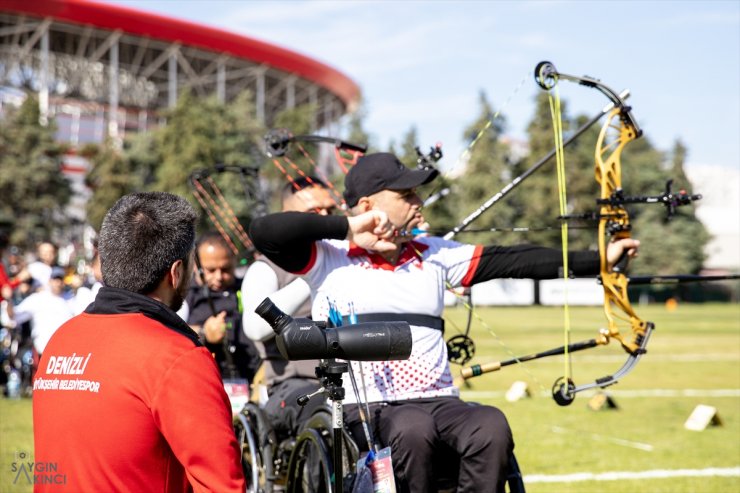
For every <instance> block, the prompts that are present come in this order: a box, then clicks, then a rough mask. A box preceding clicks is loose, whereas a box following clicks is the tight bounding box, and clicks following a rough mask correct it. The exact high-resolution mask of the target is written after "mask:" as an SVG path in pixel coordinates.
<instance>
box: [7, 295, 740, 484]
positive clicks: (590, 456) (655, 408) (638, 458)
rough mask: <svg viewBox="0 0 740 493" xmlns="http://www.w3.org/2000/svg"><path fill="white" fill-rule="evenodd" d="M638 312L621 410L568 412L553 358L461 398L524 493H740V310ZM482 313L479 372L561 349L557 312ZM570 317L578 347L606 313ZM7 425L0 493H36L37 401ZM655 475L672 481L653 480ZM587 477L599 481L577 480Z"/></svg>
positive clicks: (579, 311)
mask: <svg viewBox="0 0 740 493" xmlns="http://www.w3.org/2000/svg"><path fill="white" fill-rule="evenodd" d="M637 312H638V313H639V314H640V315H641V316H643V317H644V318H646V319H648V320H651V321H653V322H655V324H656V331H655V333H654V336H653V339H652V341H651V343H650V346H649V347H648V354H647V355H646V356H645V357H644V358H643V359H642V361H641V362H640V363H639V364H638V366H637V368H636V369H635V370H634V371H633V372H632V373H630V374H629V375H627V377H625V379H624V380H623V381H621V382H620V383H619V384H618V385H616V386H614V387H610V388H608V389H607V392H608V394H609V395H610V396H611V397H612V398H613V400H614V401H615V403H616V404H617V406H618V408H617V409H601V410H598V411H593V410H591V409H590V408H589V407H588V406H587V403H588V401H589V399H590V397H591V396H593V395H594V392H584V393H583V395H579V396H578V397H577V398H576V400H575V402H574V403H573V404H572V405H571V406H569V407H559V406H557V405H556V404H555V403H554V401H553V400H552V398H551V397H549V393H550V388H551V387H552V384H553V382H554V381H555V379H556V378H557V377H559V376H561V375H563V372H564V370H565V369H564V364H563V359H562V357H558V356H556V357H552V358H549V359H542V360H538V361H533V362H529V363H526V364H524V365H517V366H512V367H507V368H504V369H503V370H501V371H500V372H495V373H489V374H486V375H483V376H481V377H477V378H475V379H472V380H470V387H469V388H466V389H463V397H464V398H466V399H468V400H476V401H479V402H484V403H487V404H492V405H495V406H497V407H499V408H501V409H502V410H503V411H504V412H505V413H506V415H507V416H508V417H509V420H510V422H511V426H512V428H513V430H514V437H515V440H516V454H517V458H518V459H519V463H520V466H521V468H522V471H523V473H524V476H525V483H526V486H527V491H528V492H530V493H568V492H573V493H586V492H589V493H590V492H604V493H616V492H620V493H622V492H624V493H628V492H629V493H633V492H646V493H661V492H664V493H725V492H737V491H740V306H739V305H737V304H734V305H733V304H726V305H725V304H723V305H717V304H711V305H710V304H708V305H688V304H687V305H679V306H678V308H677V309H676V310H675V311H667V310H666V309H665V308H664V307H663V306H659V305H652V306H645V307H637ZM476 314H477V315H478V316H479V317H480V319H481V320H482V322H480V321H474V323H473V328H472V331H471V335H472V336H473V338H474V339H475V341H476V346H477V355H476V358H475V359H474V360H473V362H474V363H486V362H490V361H496V360H501V359H508V358H509V357H510V354H509V351H512V352H513V353H515V354H518V355H521V354H527V353H532V352H536V351H541V350H544V349H549V348H551V347H555V346H557V345H560V344H562V342H563V333H562V332H563V331H562V309H560V308H552V307H526V308H500V307H496V308H493V307H492V308H486V307H481V308H477V309H476ZM446 316H447V318H448V320H449V324H448V329H447V335H448V336H450V335H454V334H455V333H456V329H455V326H457V327H461V328H462V327H464V326H465V319H466V317H467V312H465V311H464V310H462V309H458V308H456V309H451V310H449V311H448V313H447V314H446ZM571 318H572V335H571V340H572V341H577V340H582V339H590V338H592V337H594V335H595V334H596V331H597V329H598V328H599V327H601V326H602V325H603V321H604V317H603V313H602V312H601V310H600V309H599V308H580V307H575V308H571ZM493 333H495V335H496V336H498V337H500V339H501V340H502V341H503V342H504V343H505V344H506V348H504V347H503V346H502V345H501V344H500V343H499V342H498V341H497V339H496V338H495V337H494V336H493V335H492V334H493ZM625 359H626V354H625V353H624V352H623V351H622V349H621V348H620V346H619V344H618V343H616V342H614V341H613V342H612V344H610V345H609V346H607V347H600V348H595V349H592V350H588V351H583V352H581V353H577V354H574V355H573V365H572V366H573V373H572V376H573V378H574V380H575V381H576V383H577V384H578V383H584V382H588V381H590V380H593V379H595V378H598V377H602V376H604V375H607V374H610V373H612V372H613V371H615V370H616V369H617V368H618V367H619V366H621V364H622V362H623V361H624V360H625ZM457 369H459V367H457V366H453V370H457ZM515 381H524V382H526V383H527V385H528V388H529V389H530V391H531V394H532V396H531V398H525V399H521V400H518V401H516V402H508V401H507V400H506V399H505V398H504V393H505V392H506V390H508V389H509V388H510V386H511V385H512V383H513V382H515ZM699 404H705V405H710V406H714V407H716V408H717V411H718V414H719V416H720V418H721V420H722V422H723V424H722V426H713V427H709V428H707V429H706V430H705V431H701V432H696V431H688V430H686V429H684V426H683V425H684V422H685V421H686V419H687V418H688V417H689V415H690V414H691V412H692V410H693V409H694V408H695V407H696V406H697V405H699ZM0 418H1V420H0V491H3V492H5V491H7V492H21V491H30V488H29V487H28V486H27V485H25V486H24V485H14V484H13V479H14V476H15V475H14V474H13V473H12V472H11V464H12V462H13V460H14V457H15V455H16V454H17V453H18V452H19V451H29V452H32V449H33V437H32V421H31V402H30V400H22V401H8V400H6V399H0ZM111 426H115V419H112V420H111ZM660 470H662V471H664V473H663V475H664V476H666V477H660V478H658V477H653V476H657V475H658V474H657V473H656V471H660ZM584 473H585V474H591V475H592V476H591V478H592V479H589V480H582V478H583V477H584V475H585V474H584ZM608 473H612V474H608ZM618 473H628V474H627V475H626V476H621V475H620V474H618ZM698 474H704V475H705V476H697V475H698ZM720 474H726V475H725V476H722V475H720ZM727 474H729V475H727ZM564 475H579V476H571V477H570V480H568V479H569V478H567V477H564ZM612 477H617V478H620V479H610V478H612ZM576 479H578V480H576Z"/></svg>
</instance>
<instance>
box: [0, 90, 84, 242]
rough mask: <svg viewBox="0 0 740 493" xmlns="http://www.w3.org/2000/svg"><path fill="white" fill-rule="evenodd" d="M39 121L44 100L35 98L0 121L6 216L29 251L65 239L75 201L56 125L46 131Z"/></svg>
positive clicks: (0, 181)
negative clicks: (68, 211) (68, 213)
mask: <svg viewBox="0 0 740 493" xmlns="http://www.w3.org/2000/svg"><path fill="white" fill-rule="evenodd" d="M39 117H40V111H39V104H38V100H37V99H36V97H35V96H32V95H29V96H28V97H27V98H26V99H25V101H24V102H23V104H22V105H21V106H20V108H18V109H17V110H11V111H10V112H9V114H8V116H7V117H6V119H5V120H3V121H0V197H2V202H0V210H1V211H2V212H4V213H5V215H7V216H10V217H12V218H14V222H15V224H14V227H13V232H12V235H11V242H13V243H15V244H18V245H22V246H24V247H26V248H31V247H32V246H33V243H34V242H36V241H40V240H44V239H53V238H55V237H56V236H57V235H58V234H59V233H60V231H61V229H62V228H63V227H64V225H65V224H66V222H67V221H68V218H67V216H66V214H65V213H64V207H65V206H66V205H67V204H68V202H69V199H70V197H71V195H72V191H71V187H70V184H69V181H68V180H67V179H66V178H65V176H64V175H63V174H62V169H61V156H62V154H63V151H64V148H63V147H62V146H60V145H59V144H57V143H56V142H55V141H54V124H53V122H50V123H49V125H48V126H44V125H41V124H40V123H39Z"/></svg>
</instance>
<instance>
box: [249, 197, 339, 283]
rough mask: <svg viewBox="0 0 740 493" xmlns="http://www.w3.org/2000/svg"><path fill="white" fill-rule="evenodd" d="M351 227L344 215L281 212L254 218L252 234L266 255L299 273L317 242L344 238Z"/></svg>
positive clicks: (250, 229)
mask: <svg viewBox="0 0 740 493" xmlns="http://www.w3.org/2000/svg"><path fill="white" fill-rule="evenodd" d="M348 228H349V223H348V222H347V218H346V217H344V216H322V215H319V214H311V213H305V212H279V213H277V214H269V215H267V216H263V217H259V218H257V219H255V220H254V221H252V224H251V225H250V226H249V236H250V238H251V239H252V243H254V246H255V247H256V248H257V250H259V251H260V252H261V253H263V254H264V255H265V256H266V257H267V258H269V259H270V260H272V261H273V262H275V263H276V264H277V265H279V266H280V267H282V268H283V269H285V270H287V271H288V272H299V271H301V270H303V269H304V268H305V267H306V266H307V265H308V263H309V262H310V260H311V254H312V252H313V248H314V242H315V241H318V240H324V239H327V240H343V239H345V238H346V237H347V230H348Z"/></svg>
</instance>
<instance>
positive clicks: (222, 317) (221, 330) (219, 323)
mask: <svg viewBox="0 0 740 493" xmlns="http://www.w3.org/2000/svg"><path fill="white" fill-rule="evenodd" d="M203 333H204V334H205V336H206V341H208V342H210V343H211V344H217V343H219V342H221V341H223V340H224V335H225V334H226V312H224V311H222V312H221V313H219V314H218V315H215V316H213V317H208V319H207V320H206V321H205V323H204V324H203Z"/></svg>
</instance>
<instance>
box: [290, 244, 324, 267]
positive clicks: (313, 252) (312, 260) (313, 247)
mask: <svg viewBox="0 0 740 493" xmlns="http://www.w3.org/2000/svg"><path fill="white" fill-rule="evenodd" d="M317 253H318V250H316V242H315V241H314V242H313V243H311V258H309V259H308V263H307V264H306V266H305V267H304V268H302V269H301V270H299V271H296V272H294V273H293V274H298V275H299V276H301V275H303V274H305V273H306V272H308V271H310V270H311V269H312V268H313V266H314V265H316V255H317Z"/></svg>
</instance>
